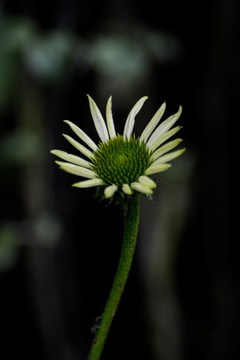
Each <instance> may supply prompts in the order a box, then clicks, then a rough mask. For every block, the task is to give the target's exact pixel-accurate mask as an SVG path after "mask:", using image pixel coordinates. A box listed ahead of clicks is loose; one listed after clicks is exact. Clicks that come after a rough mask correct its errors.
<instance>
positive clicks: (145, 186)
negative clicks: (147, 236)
mask: <svg viewBox="0 0 240 360" xmlns="http://www.w3.org/2000/svg"><path fill="white" fill-rule="evenodd" d="M88 100H89V105H90V111H91V114H92V118H93V121H94V125H95V128H96V130H97V133H98V135H99V137H100V139H101V141H100V142H99V144H98V145H97V144H95V143H94V142H93V141H92V140H91V139H90V138H89V136H88V135H87V134H86V133H85V132H83V131H82V130H81V129H80V128H79V127H77V126H76V125H75V124H73V123H72V122H70V121H68V120H65V122H66V123H67V124H68V125H69V126H70V127H71V129H72V130H73V132H74V133H75V134H76V135H77V136H78V137H79V138H80V140H81V141H82V142H84V143H85V144H84V145H82V144H81V143H79V142H78V141H76V140H74V139H73V138H72V137H70V136H68V135H65V134H64V135H63V136H64V137H65V138H66V139H67V140H68V141H69V142H70V143H71V144H72V145H73V146H74V147H75V148H76V149H77V150H79V151H80V152H81V153H82V155H84V157H85V158H83V157H79V156H76V155H72V154H68V153H67V152H64V151H61V150H52V151H51V153H52V154H54V155H56V156H58V157H59V158H61V159H63V160H65V161H66V162H62V161H56V163H57V164H58V165H60V169H62V170H65V171H66V172H69V173H71V174H74V175H77V176H80V177H83V178H85V179H87V180H83V181H80V182H77V183H75V184H73V186H75V187H78V188H88V187H94V186H96V187H102V189H103V191H104V196H105V198H111V197H112V196H113V195H114V194H115V193H116V192H120V193H121V194H122V195H125V194H126V195H128V196H130V195H132V194H133V193H134V192H136V191H137V192H140V193H143V194H149V195H151V194H152V193H153V189H154V188H155V187H156V183H155V181H154V180H153V179H151V177H150V176H152V175H155V174H158V173H160V172H162V171H165V170H167V169H169V167H170V166H171V165H170V164H169V161H171V160H173V159H175V158H176V157H178V156H180V155H181V154H182V153H183V152H184V151H185V149H180V150H175V151H172V152H170V151H171V150H172V149H174V148H175V147H176V146H178V144H179V143H180V142H182V139H175V140H172V141H170V142H166V141H167V140H168V139H169V138H170V137H172V136H173V135H175V134H176V133H177V132H178V131H179V130H180V129H181V127H180V126H177V127H174V128H172V127H173V125H174V124H175V123H176V121H177V120H178V119H179V117H180V115H181V113H182V107H181V106H180V107H179V110H178V112H177V113H176V114H174V115H172V116H170V117H169V118H168V119H167V120H165V121H163V122H162V123H160V124H159V121H160V120H161V118H162V116H163V114H164V111H165V108H166V104H165V102H164V103H163V104H162V105H161V107H160V108H159V109H158V111H157V112H156V114H155V115H154V116H153V118H152V119H151V121H150V122H149V123H148V125H147V126H146V128H145V129H144V131H143V133H142V135H141V136H140V137H138V138H136V137H135V134H133V128H134V123H135V117H136V115H137V114H138V112H139V111H140V109H141V108H142V106H143V104H144V102H145V101H146V100H147V96H144V97H142V98H141V99H140V100H139V101H138V102H137V103H136V104H135V105H134V107H133V108H132V110H131V111H130V113H129V115H128V117H127V120H126V123H125V127H124V131H123V135H119V134H117V133H116V130H115V126H114V121H113V115H112V97H110V98H109V100H108V102H107V106H106V122H105V121H104V119H103V117H102V114H101V112H100V110H99V109H98V107H97V105H96V103H95V102H94V100H93V99H92V98H91V97H90V96H89V95H88ZM158 124H159V125H158ZM171 128H172V129H171ZM170 129H171V130H170ZM164 143H165V144H164ZM163 144H164V145H163ZM86 158H87V159H86Z"/></svg>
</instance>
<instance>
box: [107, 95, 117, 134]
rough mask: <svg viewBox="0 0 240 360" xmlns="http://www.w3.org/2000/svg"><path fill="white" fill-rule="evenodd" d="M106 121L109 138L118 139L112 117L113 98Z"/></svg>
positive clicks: (108, 106)
mask: <svg viewBox="0 0 240 360" xmlns="http://www.w3.org/2000/svg"><path fill="white" fill-rule="evenodd" d="M106 119H107V127H108V132H109V136H110V138H111V139H113V138H115V137H116V131H115V127H114V121H113V115H112V96H110V98H109V99H108V102H107V107H106Z"/></svg>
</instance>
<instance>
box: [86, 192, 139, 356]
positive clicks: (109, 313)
mask: <svg viewBox="0 0 240 360" xmlns="http://www.w3.org/2000/svg"><path fill="white" fill-rule="evenodd" d="M138 223H139V194H135V195H134V196H133V197H132V198H131V199H130V200H129V204H128V208H127V213H126V215H125V217H124V234H123V244H122V251H121V255H120V259H119V264H118V268H117V273H116V275H115V279H114V282H113V286H112V289H111V292H110V295H109V298H108V300H107V303H106V306H105V309H104V312H103V314H102V318H101V323H100V327H99V329H98V331H97V333H96V337H95V339H94V341H93V344H92V347H91V350H90V353H89V357H88V360H99V359H100V356H101V354H102V351H103V347H104V344H105V341H106V338H107V334H108V332H109V329H110V326H111V324H112V321H113V318H114V315H115V313H116V311H117V308H118V305H119V302H120V299H121V296H122V293H123V291H124V288H125V285H126V282H127V278H128V274H129V271H130V269H131V265H132V260H133V255H134V251H135V246H136V240H137V233H138Z"/></svg>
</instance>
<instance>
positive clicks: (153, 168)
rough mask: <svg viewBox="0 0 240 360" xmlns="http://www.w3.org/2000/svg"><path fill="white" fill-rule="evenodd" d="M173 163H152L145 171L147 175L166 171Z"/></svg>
mask: <svg viewBox="0 0 240 360" xmlns="http://www.w3.org/2000/svg"><path fill="white" fill-rule="evenodd" d="M171 166H172V165H171V164H157V165H151V166H149V168H148V169H147V170H146V171H145V174H146V175H152V174H157V173H160V172H162V171H165V170H167V169H169V168H170V167H171Z"/></svg>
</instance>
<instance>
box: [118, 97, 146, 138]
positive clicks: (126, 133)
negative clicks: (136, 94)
mask: <svg viewBox="0 0 240 360" xmlns="http://www.w3.org/2000/svg"><path fill="white" fill-rule="evenodd" d="M147 98H148V97H147V96H144V97H142V98H141V99H140V100H138V102H137V103H136V104H135V105H134V107H133V108H132V110H131V111H130V113H129V115H128V117H127V120H126V123H125V126H124V130H123V138H124V139H126V138H127V139H129V137H130V135H131V134H132V131H133V127H134V123H135V116H136V115H137V113H138V112H139V111H140V110H141V108H142V106H143V104H144V102H145V101H146V100H147Z"/></svg>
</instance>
